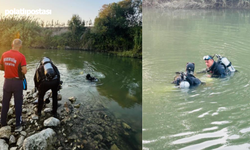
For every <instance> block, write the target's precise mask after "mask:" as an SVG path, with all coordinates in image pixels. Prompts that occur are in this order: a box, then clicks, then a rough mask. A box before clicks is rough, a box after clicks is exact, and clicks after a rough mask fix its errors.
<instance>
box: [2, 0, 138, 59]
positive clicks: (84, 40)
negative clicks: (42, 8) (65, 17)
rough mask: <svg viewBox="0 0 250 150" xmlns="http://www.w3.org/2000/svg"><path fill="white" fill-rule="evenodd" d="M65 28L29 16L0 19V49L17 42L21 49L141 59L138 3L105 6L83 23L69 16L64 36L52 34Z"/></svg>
mask: <svg viewBox="0 0 250 150" xmlns="http://www.w3.org/2000/svg"><path fill="white" fill-rule="evenodd" d="M60 27H65V24H60V23H59V22H58V21H56V22H55V21H53V20H52V21H51V22H46V23H45V22H44V21H40V20H39V19H37V18H34V17H30V16H17V15H12V16H1V17H0V33H1V34H0V40H1V43H0V46H9V45H10V43H11V41H13V39H14V38H20V39H21V40H22V41H23V44H24V46H26V47H31V48H45V49H82V50H91V51H103V52H109V53H113V54H117V55H119V56H129V57H138V58H141V56H142V1H141V0H122V1H120V2H118V3H111V4H105V5H103V6H102V8H101V10H100V11H99V15H98V16H97V17H96V18H95V21H94V25H93V26H92V20H89V21H84V20H82V19H81V17H80V16H79V15H73V16H72V18H71V19H70V20H69V21H68V23H67V32H64V33H61V34H54V33H53V31H54V29H55V28H60Z"/></svg>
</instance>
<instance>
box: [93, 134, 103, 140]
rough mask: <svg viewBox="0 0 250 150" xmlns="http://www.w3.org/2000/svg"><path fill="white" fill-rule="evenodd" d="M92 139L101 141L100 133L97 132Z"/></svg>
mask: <svg viewBox="0 0 250 150" xmlns="http://www.w3.org/2000/svg"><path fill="white" fill-rule="evenodd" d="M94 139H95V140H97V141H102V139H103V137H102V135H101V134H98V135H96V136H95V137H94Z"/></svg>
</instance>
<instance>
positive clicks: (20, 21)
mask: <svg viewBox="0 0 250 150" xmlns="http://www.w3.org/2000/svg"><path fill="white" fill-rule="evenodd" d="M0 14H1V15H0V56H1V58H0V150H8V149H23V150H34V149H43V150H55V149H58V150H63V149H65V150H141V149H142V0H133V1H132V0H105V1H100V2H99V1H98V2H97V1H96V2H90V1H69V0H62V1H58V0H55V1H53V2H52V1H48V0H45V1H40V0H39V1H32V0H26V1H18V0H13V1H9V2H1V5H0Z"/></svg>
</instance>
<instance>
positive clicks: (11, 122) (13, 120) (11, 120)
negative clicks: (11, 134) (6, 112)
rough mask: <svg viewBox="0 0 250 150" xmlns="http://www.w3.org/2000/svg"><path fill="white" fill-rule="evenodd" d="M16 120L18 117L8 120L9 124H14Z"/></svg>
mask: <svg viewBox="0 0 250 150" xmlns="http://www.w3.org/2000/svg"><path fill="white" fill-rule="evenodd" d="M14 122H16V119H14V118H12V119H10V120H9V121H8V123H7V124H8V125H12V124H13V123H14Z"/></svg>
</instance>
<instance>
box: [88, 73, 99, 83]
mask: <svg viewBox="0 0 250 150" xmlns="http://www.w3.org/2000/svg"><path fill="white" fill-rule="evenodd" d="M86 80H89V81H91V82H94V81H98V79H97V78H95V77H91V75H90V74H87V75H86Z"/></svg>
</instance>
